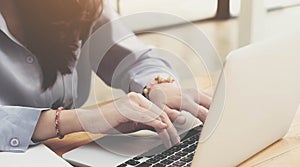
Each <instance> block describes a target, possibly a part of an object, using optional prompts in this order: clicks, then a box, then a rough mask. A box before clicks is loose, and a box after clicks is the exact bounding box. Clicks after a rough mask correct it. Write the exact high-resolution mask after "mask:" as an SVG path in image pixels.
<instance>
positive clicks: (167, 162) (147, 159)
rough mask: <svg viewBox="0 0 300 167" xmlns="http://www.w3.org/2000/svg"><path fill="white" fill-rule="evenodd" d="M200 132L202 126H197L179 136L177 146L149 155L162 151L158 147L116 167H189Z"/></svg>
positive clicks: (160, 147)
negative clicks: (158, 151) (179, 141)
mask: <svg viewBox="0 0 300 167" xmlns="http://www.w3.org/2000/svg"><path fill="white" fill-rule="evenodd" d="M201 130H202V125H200V126H197V127H195V128H193V129H192V130H190V131H189V132H187V133H184V134H182V135H180V136H181V137H183V138H182V139H181V140H182V141H181V143H180V144H179V145H176V146H173V147H171V148H169V149H167V150H165V151H163V152H160V153H157V154H151V152H153V150H158V149H162V148H163V146H162V145H160V146H158V147H157V148H154V149H152V150H150V151H149V152H147V153H144V154H143V155H140V156H137V157H134V158H132V159H129V160H128V161H126V162H124V163H122V164H120V165H118V166H117V167H132V166H135V167H179V166H180V167H189V166H191V163H192V160H193V157H194V153H195V150H196V148H197V145H198V140H199V136H200V133H201ZM154 152H155V151H154Z"/></svg>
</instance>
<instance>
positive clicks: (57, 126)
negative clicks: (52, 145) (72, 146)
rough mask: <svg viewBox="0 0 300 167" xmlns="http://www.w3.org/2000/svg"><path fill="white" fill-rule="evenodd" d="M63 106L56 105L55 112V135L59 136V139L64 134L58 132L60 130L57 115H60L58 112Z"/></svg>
mask: <svg viewBox="0 0 300 167" xmlns="http://www.w3.org/2000/svg"><path fill="white" fill-rule="evenodd" d="M63 109H64V108H63V107H58V108H57V110H56V112H55V132H56V136H57V137H58V138H59V139H62V138H64V135H63V134H61V133H60V130H59V116H60V112H61V111H62V110H63Z"/></svg>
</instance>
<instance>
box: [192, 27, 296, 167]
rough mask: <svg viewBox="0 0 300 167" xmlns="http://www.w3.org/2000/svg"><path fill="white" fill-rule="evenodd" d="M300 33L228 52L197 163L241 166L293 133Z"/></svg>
mask: <svg viewBox="0 0 300 167" xmlns="http://www.w3.org/2000/svg"><path fill="white" fill-rule="evenodd" d="M299 43H300V32H298V33H293V34H292V35H289V36H285V37H278V38H274V39H272V40H268V41H265V42H261V43H257V44H253V45H249V46H247V47H244V48H241V49H238V50H236V51H233V52H232V53H230V55H229V56H228V59H227V61H226V63H225V67H224V70H223V73H222V77H221V79H220V81H219V83H218V86H217V90H216V93H215V95H214V101H213V103H212V106H211V108H210V112H209V114H208V117H207V120H206V122H205V124H204V128H203V131H202V134H201V136H200V139H199V144H198V147H197V150H196V154H195V156H194V159H193V163H192V166H195V167H196V166H209V167H214V166H216V167H219V166H236V165H238V164H240V163H241V162H242V161H244V160H246V159H247V158H249V157H250V156H252V155H254V154H255V153H257V152H259V151H260V150H262V149H263V148H265V147H267V146H268V145H270V144H271V143H273V142H275V141H276V140H278V139H280V138H281V137H282V136H284V135H285V133H286V132H287V130H288V128H289V126H290V123H291V121H292V119H293V117H294V114H295V112H296V110H297V108H298V105H299V102H300V47H299Z"/></svg>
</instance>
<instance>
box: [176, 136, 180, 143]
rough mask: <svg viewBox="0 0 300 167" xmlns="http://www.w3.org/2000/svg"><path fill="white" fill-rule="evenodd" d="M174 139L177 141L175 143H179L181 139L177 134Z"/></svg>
mask: <svg viewBox="0 0 300 167" xmlns="http://www.w3.org/2000/svg"><path fill="white" fill-rule="evenodd" d="M176 140H177V143H176V145H179V144H180V140H181V139H180V137H179V136H177V137H176Z"/></svg>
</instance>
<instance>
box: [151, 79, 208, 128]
mask: <svg viewBox="0 0 300 167" xmlns="http://www.w3.org/2000/svg"><path fill="white" fill-rule="evenodd" d="M149 99H150V101H152V102H153V103H154V104H156V105H157V106H158V107H160V108H161V109H163V110H164V111H165V112H166V113H167V115H168V116H169V117H170V118H171V120H172V121H175V120H176V121H178V122H179V123H184V121H185V120H184V118H182V117H180V112H179V111H178V110H186V111H188V112H190V113H191V114H193V115H194V116H195V117H197V118H199V119H200V121H202V122H204V121H205V119H206V116H207V113H208V109H209V107H210V104H211V96H210V95H208V94H207V93H205V92H202V91H198V90H197V89H180V87H178V86H177V85H176V84H174V83H160V84H156V85H153V87H151V91H150V92H149Z"/></svg>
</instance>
